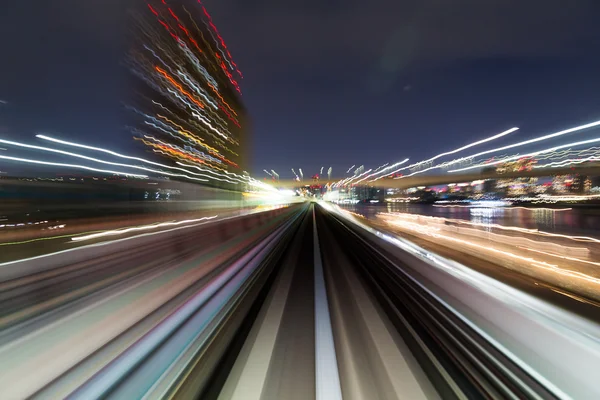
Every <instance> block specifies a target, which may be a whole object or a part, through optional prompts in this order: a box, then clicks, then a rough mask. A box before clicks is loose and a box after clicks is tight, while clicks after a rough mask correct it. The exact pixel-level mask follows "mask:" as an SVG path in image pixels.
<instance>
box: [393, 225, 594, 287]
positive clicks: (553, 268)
mask: <svg viewBox="0 0 600 400" xmlns="http://www.w3.org/2000/svg"><path fill="white" fill-rule="evenodd" d="M387 222H388V223H389V224H391V225H394V226H398V227H400V228H401V229H408V230H410V231H413V232H416V233H420V234H423V235H425V236H429V237H432V238H434V239H442V240H446V241H448V242H452V243H456V244H460V245H463V246H468V247H472V248H475V249H479V250H483V251H484V252H489V253H494V254H497V255H502V256H506V257H508V258H510V259H514V260H519V261H523V262H526V263H528V265H530V266H533V267H536V268H538V269H544V270H547V271H550V272H554V273H556V274H559V275H564V276H569V277H572V278H575V279H580V280H585V281H587V282H590V283H593V284H600V279H599V278H595V277H593V276H590V275H587V274H584V273H581V272H578V271H573V270H569V269H564V268H560V267H559V266H558V265H556V264H550V263H547V262H545V261H540V260H537V259H535V258H531V257H524V256H520V255H518V254H515V253H511V252H509V251H504V250H500V249H497V248H495V247H492V246H490V245H480V244H477V243H475V242H471V241H468V240H463V239H458V238H454V237H451V236H448V235H443V234H440V233H438V232H439V229H435V228H429V229H427V227H424V226H423V225H419V224H416V223H411V222H406V221H402V222H397V221H389V220H388V221H387Z"/></svg>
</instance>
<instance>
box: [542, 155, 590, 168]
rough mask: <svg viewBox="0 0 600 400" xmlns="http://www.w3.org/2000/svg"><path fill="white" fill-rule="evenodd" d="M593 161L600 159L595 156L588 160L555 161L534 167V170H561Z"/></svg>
mask: <svg viewBox="0 0 600 400" xmlns="http://www.w3.org/2000/svg"><path fill="white" fill-rule="evenodd" d="M591 161H600V157H597V156H595V157H594V156H593V157H587V158H578V159H567V160H562V161H554V162H550V163H547V164H541V165H534V166H533V168H550V167H552V168H560V167H568V166H569V165H577V164H583V163H586V162H591Z"/></svg>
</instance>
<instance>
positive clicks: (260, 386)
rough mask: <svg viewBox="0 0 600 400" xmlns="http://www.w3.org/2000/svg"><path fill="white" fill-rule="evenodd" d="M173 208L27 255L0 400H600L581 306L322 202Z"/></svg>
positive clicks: (595, 344)
mask: <svg viewBox="0 0 600 400" xmlns="http://www.w3.org/2000/svg"><path fill="white" fill-rule="evenodd" d="M280 203H281V202H280ZM180 212H181V211H180V210H178V211H173V212H171V211H169V213H166V214H160V216H161V219H160V220H157V219H156V218H157V217H156V215H157V214H153V213H142V214H135V215H134V216H133V217H132V218H133V219H134V220H137V219H138V218H142V219H143V221H142V220H139V221H137V222H138V223H136V224H133V225H131V224H129V221H127V223H126V222H123V221H121V222H119V221H118V218H116V219H115V220H110V221H108V222H107V221H104V220H103V221H102V224H107V225H106V226H105V225H102V227H99V229H95V230H94V231H93V232H84V231H83V230H80V229H79V225H77V224H75V223H74V221H75V220H77V218H75V219H73V220H68V221H70V222H67V223H66V225H70V224H72V225H73V226H75V227H77V228H74V231H73V232H71V233H69V234H68V235H65V236H66V237H64V238H54V239H51V240H50V241H46V240H44V241H42V242H43V243H51V244H52V245H49V246H48V247H47V248H45V249H44V250H45V251H44V252H43V251H41V250H38V253H35V252H34V251H33V250H32V249H38V247H37V246H36V245H32V244H31V243H33V244H35V243H39V242H28V243H29V244H26V243H23V244H19V245H18V246H25V247H22V249H25V250H22V253H20V254H21V255H22V254H26V255H27V257H26V259H21V260H18V259H17V258H23V257H22V256H20V257H16V258H15V257H13V258H11V259H9V260H6V261H4V262H3V263H1V264H0V311H1V314H0V398H3V399H4V398H7V399H21V398H40V399H48V398H73V399H96V398H116V399H142V398H148V399H150V398H157V399H158V398H174V399H192V398H200V399H302V400H304V399H318V400H321V399H338V398H340V399H341V398H343V399H436V398H457V399H459V398H540V399H546V398H577V399H579V398H582V399H588V398H590V399H592V398H599V397H600V387H599V386H598V385H597V382H600V371H599V370H598V368H597V366H598V365H600V342H599V338H600V326H599V325H598V321H597V319H595V318H593V315H592V316H591V317H590V313H587V314H586V312H580V311H581V308H578V307H579V305H581V304H582V303H581V302H579V301H577V300H576V299H570V298H568V297H566V296H562V297H561V301H562V303H560V304H558V303H557V302H556V301H553V299H552V298H548V297H545V296H546V295H545V292H543V293H540V291H541V290H545V291H548V292H552V291H551V290H550V289H548V288H547V287H545V286H544V287H538V286H535V285H533V284H531V286H535V287H536V289H530V286H528V285H525V284H524V283H523V282H522V281H520V280H512V281H511V280H510V279H508V278H506V277H504V278H503V279H500V278H501V277H498V276H494V275H493V273H485V272H486V271H482V270H479V269H478V268H474V267H473V266H470V265H465V264H463V263H459V262H456V261H451V260H448V259H446V258H444V257H442V256H440V255H438V254H436V253H435V252H433V251H431V250H428V249H425V248H424V247H421V246H419V245H417V244H416V243H415V242H414V241H410V240H407V239H405V238H402V237H399V236H397V235H396V234H395V233H394V232H393V231H391V230H386V229H383V225H382V227H381V229H380V227H379V226H377V225H373V224H368V223H367V221H365V220H364V219H363V218H360V217H357V216H355V215H353V214H352V213H348V212H346V211H343V210H341V209H339V208H337V207H333V206H331V205H329V204H326V203H322V204H321V205H317V204H316V203H310V202H305V203H301V204H291V203H281V204H279V205H277V204H274V203H272V202H271V203H269V204H268V205H267V206H260V207H259V204H258V203H257V204H253V205H252V206H251V207H250V206H249V207H244V208H239V207H238V208H237V209H236V208H234V207H230V208H228V207H223V208H222V209H221V210H219V212H215V210H214V209H207V210H193V212H191V213H190V214H185V213H187V212H190V211H189V210H186V211H185V213H184V214H180ZM141 215H143V217H142V216H141ZM183 215H185V218H180V217H182V216H183ZM146 218H149V219H148V220H146ZM151 219H154V221H150V220H151ZM149 222H152V223H149ZM85 224H87V222H86V223H82V224H81V226H84V225H85ZM432 224H433V222H432ZM433 227H434V228H436V227H437V226H433ZM471 228H472V227H469V229H471ZM58 229H64V228H58ZM469 232H470V231H469ZM414 238H415V239H418V238H417V237H416V236H415V237H414ZM27 240H31V239H27ZM27 246H33V247H27ZM17 253H18V252H15V253H14V254H13V256H14V255H15V254H17ZM0 262H2V261H0ZM488 272H489V271H488ZM509 275H510V274H509ZM510 276H512V275H510ZM548 286H550V287H551V285H548ZM536 290H537V291H536ZM552 293H554V294H555V295H557V296H558V295H559V294H557V293H556V292H552ZM569 299H570V300H569ZM554 300H555V299H554ZM569 301H570V302H571V303H569ZM575 304H577V305H575ZM586 306H587V307H591V308H594V307H595V306H593V305H590V304H587V305H586Z"/></svg>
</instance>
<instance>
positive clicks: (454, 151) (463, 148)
mask: <svg viewBox="0 0 600 400" xmlns="http://www.w3.org/2000/svg"><path fill="white" fill-rule="evenodd" d="M518 129H519V128H517V127H515V128H511V129H508V130H506V131H504V132H501V133H498V134H497V135H494V136H490V137H489V138H485V139H481V140H478V141H476V142H473V143H469V144H467V145H465V146H462V147H459V148H457V149H454V150H451V151H448V152H445V153H440V154H438V155H436V156H433V157H431V158H429V159H427V160H423V161H419V162H416V163H414V164H411V165H408V166H406V167H403V168H399V169H396V170H394V171H392V172H388V173H387V174H386V175H391V174H395V173H398V172H400V171H404V170H407V169H411V168H415V167H419V166H421V165H423V164H427V163H430V162H432V161H434V160H437V159H438V158H440V157H444V156H447V155H450V154H455V153H459V152H461V151H463V150H466V149H468V148H471V147H474V146H478V145H480V144H483V143H487V142H490V141H492V140H496V139H499V138H501V137H503V136H506V135H509V134H511V133H513V132H516V131H517V130H518ZM482 154H485V153H482ZM402 164H403V162H401V163H396V164H394V165H392V166H389V167H387V168H384V169H382V170H381V171H379V172H378V173H377V175H380V174H381V173H383V172H385V171H388V170H390V169H393V168H396V167H397V166H399V165H402ZM436 168H440V166H433V167H429V168H427V169H425V170H422V171H417V172H414V173H412V174H410V175H407V176H413V175H416V174H420V173H423V172H426V171H430V170H432V169H436ZM380 178H381V177H379V178H376V179H373V181H375V180H377V179H380ZM396 179H400V178H396ZM371 182H372V181H371Z"/></svg>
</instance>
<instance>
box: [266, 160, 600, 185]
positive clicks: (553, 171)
mask: <svg viewBox="0 0 600 400" xmlns="http://www.w3.org/2000/svg"><path fill="white" fill-rule="evenodd" d="M576 174H579V175H587V176H599V175H600V166H597V165H594V166H584V167H569V168H538V169H533V170H531V171H508V172H505V173H502V174H500V173H498V172H496V171H480V172H470V173H465V174H451V173H445V174H436V175H426V174H423V175H415V176H411V177H406V178H400V179H392V178H385V179H379V180H377V181H375V182H368V180H364V181H362V182H360V183H359V185H368V186H376V187H385V188H396V189H408V188H412V187H417V186H435V185H445V184H449V183H461V182H472V181H476V180H481V179H506V178H527V177H546V176H555V175H576ZM346 178H347V177H346ZM343 179H345V178H332V179H329V180H314V179H305V180H303V181H296V180H292V179H290V180H279V181H278V182H277V183H275V185H276V186H277V187H280V188H289V189H292V188H297V187H302V186H306V185H315V184H320V185H327V184H334V183H336V182H339V181H341V180H343ZM355 182H356V181H354V182H350V184H355Z"/></svg>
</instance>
